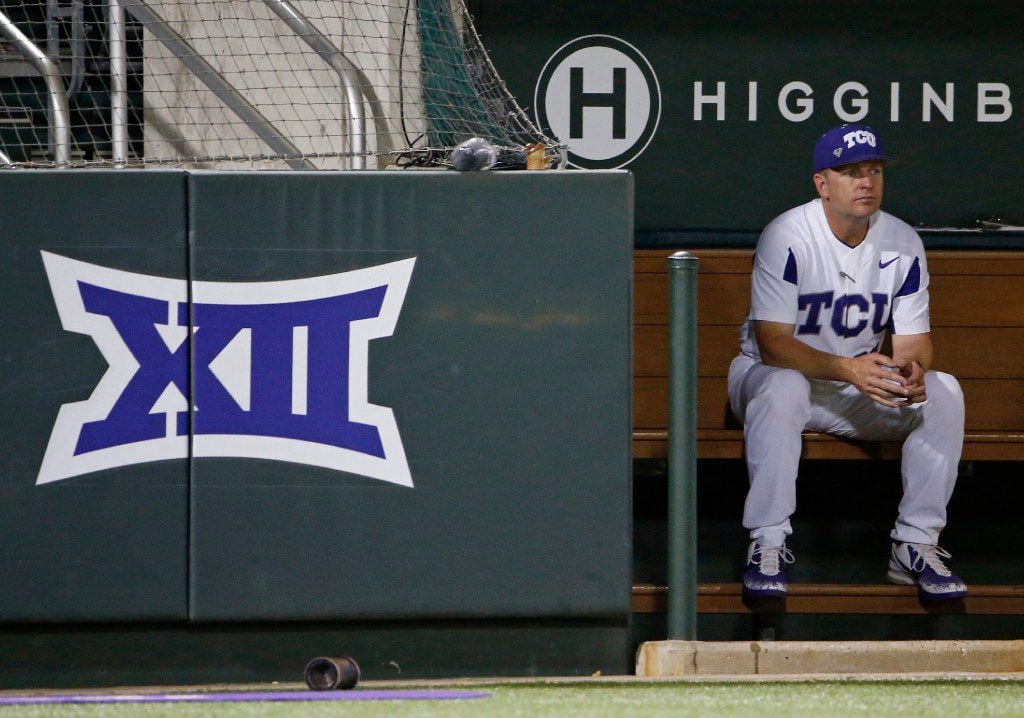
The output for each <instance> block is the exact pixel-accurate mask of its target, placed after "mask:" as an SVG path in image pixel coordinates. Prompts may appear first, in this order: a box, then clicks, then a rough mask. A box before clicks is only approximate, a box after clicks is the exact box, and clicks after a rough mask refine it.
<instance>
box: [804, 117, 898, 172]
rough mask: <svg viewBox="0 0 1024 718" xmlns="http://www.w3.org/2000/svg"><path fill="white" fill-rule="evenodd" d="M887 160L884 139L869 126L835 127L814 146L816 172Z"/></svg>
mask: <svg viewBox="0 0 1024 718" xmlns="http://www.w3.org/2000/svg"><path fill="white" fill-rule="evenodd" d="M887 159H889V158H888V157H887V156H886V154H885V151H884V150H883V149H882V138H881V137H879V136H878V133H877V132H875V131H874V130H873V129H871V128H870V127H868V126H867V125H853V124H850V125H840V126H839V127H833V128H832V129H831V130H829V131H828V132H826V133H825V134H823V135H822V136H821V138H820V139H819V140H818V142H817V144H815V145H814V171H815V172H821V171H822V170H825V169H829V168H832V167H838V166H839V165H848V164H850V163H851V162H860V161H862V160H887Z"/></svg>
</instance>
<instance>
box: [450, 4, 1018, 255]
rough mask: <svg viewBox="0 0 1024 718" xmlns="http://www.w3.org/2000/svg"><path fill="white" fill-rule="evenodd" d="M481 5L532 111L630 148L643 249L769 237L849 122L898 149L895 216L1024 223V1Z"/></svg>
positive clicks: (506, 67)
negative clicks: (826, 145)
mask: <svg viewBox="0 0 1024 718" xmlns="http://www.w3.org/2000/svg"><path fill="white" fill-rule="evenodd" d="M468 4H469V7H470V10H471V12H472V13H473V16H474V18H475V19H476V24H477V29H478V31H479V33H480V37H481V39H482V41H483V43H484V46H485V47H486V48H487V50H488V52H489V53H490V56H491V59H492V60H493V61H494V65H495V67H496V69H497V71H498V73H499V74H500V75H501V76H502V78H503V79H504V80H505V81H506V82H507V83H508V86H509V89H510V90H511V91H512V93H513V94H514V95H515V97H516V98H518V99H519V100H520V104H521V105H522V106H523V107H524V108H528V112H529V113H530V115H531V116H532V117H535V118H539V119H541V120H544V119H545V118H546V120H547V127H548V129H550V130H552V131H555V129H554V128H555V127H558V128H560V132H559V133H558V134H559V136H560V137H561V139H563V140H565V141H567V142H569V144H570V147H571V146H573V145H576V146H577V147H584V148H588V147H589V149H585V151H583V153H584V154H585V155H587V156H588V157H592V158H601V157H605V156H608V155H622V156H621V157H620V160H619V161H618V162H614V163H612V165H613V166H625V167H627V168H628V169H629V170H630V171H631V172H633V173H634V174H635V176H636V186H637V205H636V227H637V230H638V235H637V242H638V244H647V245H649V244H655V243H657V244H673V243H674V244H677V245H679V244H680V243H686V244H688V245H689V246H693V243H694V242H700V243H702V244H706V245H708V246H711V245H714V244H717V243H718V241H721V240H720V239H711V240H705V239H703V238H701V237H699V236H698V237H696V238H694V237H691V236H690V233H691V232H692V231H693V230H701V229H716V230H743V231H755V232H759V231H760V230H761V229H762V228H763V227H764V226H765V225H766V224H767V223H768V222H769V221H771V219H772V218H773V217H775V216H777V215H779V214H781V213H782V212H783V211H785V210H786V209H789V208H790V207H793V206H796V205H797V204H800V203H802V202H806V201H808V200H809V199H811V198H813V197H814V196H815V194H814V188H813V186H812V184H811V151H812V148H813V145H814V142H815V140H816V139H817V138H818V137H819V136H821V134H822V133H824V132H825V130H827V129H828V128H829V127H831V126H833V125H838V124H841V123H843V122H848V121H858V122H864V123H867V124H869V125H871V126H872V127H874V128H876V129H877V130H878V131H879V132H880V133H881V135H882V137H883V138H884V139H885V140H886V141H887V145H888V148H889V150H890V151H891V153H892V155H893V156H894V157H895V158H896V162H895V163H894V164H893V166H892V167H891V168H890V171H889V172H887V175H886V201H885V203H884V205H883V206H884V208H885V209H886V210H887V211H889V212H892V213H894V214H896V215H897V216H898V217H900V218H901V219H904V220H906V221H908V222H910V223H912V224H915V225H917V224H920V225H922V226H926V227H975V226H977V225H976V221H977V220H978V219H989V218H991V217H993V216H996V217H1000V218H1002V219H1003V220H1006V221H1009V222H1010V223H1012V224H1017V225H1022V224H1024V185H1022V183H1021V182H1020V180H1019V177H1018V172H1017V170H1016V164H1017V162H1016V160H1017V157H1018V156H1019V154H1020V150H1021V139H1022V138H1024V35H1022V34H1021V32H1020V28H1021V27H1022V26H1024V6H1022V5H1020V4H1019V3H989V4H976V3H964V2H956V1H955V0H937V1H936V2H931V3H928V5H927V6H923V5H920V4H917V3H891V2H868V3H834V2H829V3H807V2H798V1H795V0H782V1H781V2H772V3H751V2H740V1H738V0H706V1H702V2H687V1H680V2H672V3H664V2H654V1H653V0H636V1H635V2H626V3H622V2H620V3H612V2H601V3H591V2H585V1H583V0H575V1H569V2H558V3H542V4H537V3H532V2H526V1H525V0H473V1H471V2H470V3H468ZM609 36H610V38H613V39H609ZM583 38H586V39H583ZM574 41H578V42H577V44H576V45H571V43H573V42H574ZM563 48H564V51H563ZM587 48H590V49H589V50H588V49H587ZM602 48H603V49H602ZM573 50H575V51H578V52H577V53H576V54H575V55H572V56H570V55H569V51H573ZM588 53H589V54H588ZM556 68H559V69H558V71H557V72H555V70H556ZM574 68H575V72H577V73H578V81H579V83H580V84H579V87H578V89H577V92H575V93H574V92H573V89H572V88H573V85H572V82H571V76H572V73H573V69H574ZM615 68H620V72H621V76H620V78H619V79H618V80H616V79H615V74H614V73H615ZM647 68H649V69H647ZM644 70H646V73H645V72H644ZM546 71H547V74H546ZM652 77H653V78H656V82H657V91H656V92H655V94H657V95H659V96H660V102H659V103H652V102H650V100H649V90H648V84H650V85H651V87H652V89H651V92H654V90H653V80H652ZM616 107H618V108H619V109H618V110H616V109H615V108H616ZM616 111H618V112H619V116H620V118H621V119H622V123H623V124H622V127H621V137H622V139H618V140H616V139H614V137H613V135H614V133H615V125H614V122H613V114H614V113H615V112H616ZM574 115H575V116H576V118H577V120H578V122H579V125H578V132H576V133H575V134H576V136H575V137H573V136H572V135H573V134H574V133H573V123H572V121H571V120H572V117H573V116H574ZM649 116H650V117H654V116H656V117H657V123H656V124H657V126H656V129H653V131H652V132H650V133H649V134H647V133H645V132H644V126H645V125H646V123H647V122H648V120H649ZM581 143H582V144H581ZM630 157H633V159H632V160H630V159H629V158H630ZM587 166H591V167H592V166H595V165H594V164H593V163H591V164H588V165H587ZM605 166H609V165H608V164H605ZM672 232H675V233H679V236H676V237H674V238H673V237H671V236H669V233H672ZM656 233H660V234H656ZM967 242H969V240H966V242H965V243H967Z"/></svg>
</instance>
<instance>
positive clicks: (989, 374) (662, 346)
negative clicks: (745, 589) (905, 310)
mask: <svg viewBox="0 0 1024 718" xmlns="http://www.w3.org/2000/svg"><path fill="white" fill-rule="evenodd" d="M675 251H677V250H637V252H636V255H635V266H634V278H635V289H634V358H633V456H634V458H636V459H663V458H665V457H666V456H667V451H668V444H667V437H668V432H667V427H668V276H667V272H668V263H667V258H668V257H669V255H671V254H672V253H673V252H675ZM691 253H692V254H694V255H695V256H697V257H698V258H699V259H700V268H699V273H698V284H697V304H698V307H697V324H698V329H697V344H698V354H699V356H698V368H697V373H698V378H697V396H698V406H697V455H698V458H701V459H741V458H742V457H743V432H742V429H741V427H740V425H739V424H738V423H737V422H736V421H735V419H733V417H732V416H731V413H730V411H729V407H728V396H727V389H726V376H727V373H728V368H729V363H730V362H731V361H732V358H733V357H734V356H735V355H736V353H737V351H738V350H739V328H740V326H741V325H742V323H743V321H744V319H745V318H746V316H747V312H748V310H749V302H750V269H751V260H752V255H753V250H751V249H699V250H692V251H691ZM928 268H929V272H930V273H931V322H932V340H933V344H934V346H935V368H936V369H940V370H942V371H947V372H949V373H950V374H953V375H954V376H956V377H957V378H958V379H959V381H960V384H961V386H962V387H963V390H964V396H965V401H966V409H967V412H966V428H965V435H964V452H963V458H964V460H967V461H972V460H985V461H1024V251H1003V250H992V251H986V250H970V251H963V250H934V251H928ZM899 453H900V444H899V443H898V442H855V441H848V440H843V439H837V438H835V437H831V436H828V435H825V434H817V433H810V432H808V433H805V434H804V437H803V454H802V456H803V458H805V459H896V458H898V457H899ZM665 591H666V589H665V587H664V586H656V585H638V586H634V587H633V610H634V611H635V612H638V613H645V612H661V611H664V606H665ZM970 591H971V594H970V595H969V596H968V598H967V599H966V600H964V601H958V602H954V603H953V604H952V605H946V606H939V607H934V606H928V605H923V604H921V602H920V601H919V600H918V598H917V592H916V589H915V588H914V587H902V586H884V585H879V586H852V585H831V584H828V585H825V584H793V585H792V586H791V587H790V595H789V597H788V598H786V599H785V600H784V601H776V602H773V603H771V604H769V605H768V606H769V607H768V608H767V609H766V608H765V605H761V606H747V605H745V604H744V603H743V602H742V601H741V599H740V585H739V584H701V585H699V586H698V597H697V610H698V611H699V612H704V613H743V612H754V613H757V612H761V611H764V610H769V611H776V612H788V613H934V612H953V613H986V614H1002V613H1006V614H1024V586H973V585H972V586H970Z"/></svg>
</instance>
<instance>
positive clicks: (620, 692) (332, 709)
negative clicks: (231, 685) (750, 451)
mask: <svg viewBox="0 0 1024 718" xmlns="http://www.w3.org/2000/svg"><path fill="white" fill-rule="evenodd" d="M437 687H438V688H441V686H437ZM446 687H450V688H458V689H461V690H472V691H486V692H490V693H492V694H493V696H492V697H490V698H479V699H471V700H455V701H328V702H301V703H255V702H250V703H203V704H189V703H162V704H161V703H149V704H131V705H125V704H120V705H38V706H3V707H0V718H8V717H10V718H29V717H33V718H35V717H38V718H43V717H45V718H92V717H94V716H114V717H116V718H143V717H146V718H149V717H152V716H170V717H172V718H192V717H193V716H194V717H196V718H199V717H200V716H202V717H204V718H205V717H213V718H264V717H267V718H293V717H294V718H299V717H302V718H306V717H309V718H318V717H324V718H326V717H328V716H370V717H373V716H396V717H398V718H404V717H406V716H408V717H410V718H434V717H437V718H441V717H444V718H449V717H452V718H458V717H459V716H487V717H488V718H490V717H491V716H494V717H495V718H503V717H506V716H507V717H513V716H515V717H522V718H535V717H543V716H558V717H560V718H561V717H567V718H572V717H574V716H579V717H581V718H582V717H584V716H587V717H591V716H593V717H601V716H608V717H609V718H618V717H620V716H643V718H658V717H660V716H665V717H668V716H672V718H684V717H686V716H702V717H711V718H733V717H738V716H752V717H756V718H777V717H779V716H871V718H881V717H883V716H915V717H916V716H923V717H925V716H936V717H939V716H948V717H949V718H973V717H974V716H1024V681H1007V680H993V681H976V680H972V681H924V682H907V681H900V682H895V681H894V682H846V681H844V682H800V683H790V682H784V683H696V682H692V683H652V682H641V681H636V682H626V683H623V682H608V683H601V682H592V683H570V684H539V683H504V684H494V685H486V686H484V685H472V686H464V685H463V686H446Z"/></svg>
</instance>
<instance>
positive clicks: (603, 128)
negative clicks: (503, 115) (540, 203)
mask: <svg viewBox="0 0 1024 718" xmlns="http://www.w3.org/2000/svg"><path fill="white" fill-rule="evenodd" d="M533 106H534V107H535V108H536V113H537V124H538V125H540V127H541V129H542V130H543V131H545V132H550V133H551V134H552V135H553V136H554V137H557V138H558V139H559V140H561V141H562V142H565V143H566V145H568V149H569V164H570V165H573V166H575V167H582V168H584V169H614V168H616V167H624V166H625V165H627V164H629V163H630V162H632V161H633V160H634V159H636V158H637V156H639V155H640V153H641V152H643V151H644V149H645V148H646V147H647V145H648V144H649V143H650V141H651V139H652V138H653V137H654V131H655V130H656V129H657V128H658V119H659V118H660V117H661V88H660V87H659V85H658V78H657V77H655V75H654V68H652V67H651V63H649V62H648V61H647V58H646V57H644V56H643V55H642V54H641V53H640V51H639V50H637V49H636V48H635V47H633V46H632V45H630V44H629V43H628V42H626V41H625V40H620V39H619V38H617V37H612V36H611V35H586V36H584V37H578V38H576V39H575V40H571V41H569V42H567V43H566V44H564V45H562V46H561V47H560V48H558V49H557V50H556V51H555V53H554V54H553V55H552V56H551V57H550V58H549V59H548V61H547V63H545V65H544V69H542V70H541V72H540V77H539V78H538V79H537V87H536V90H535V91H534V97H533Z"/></svg>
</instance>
